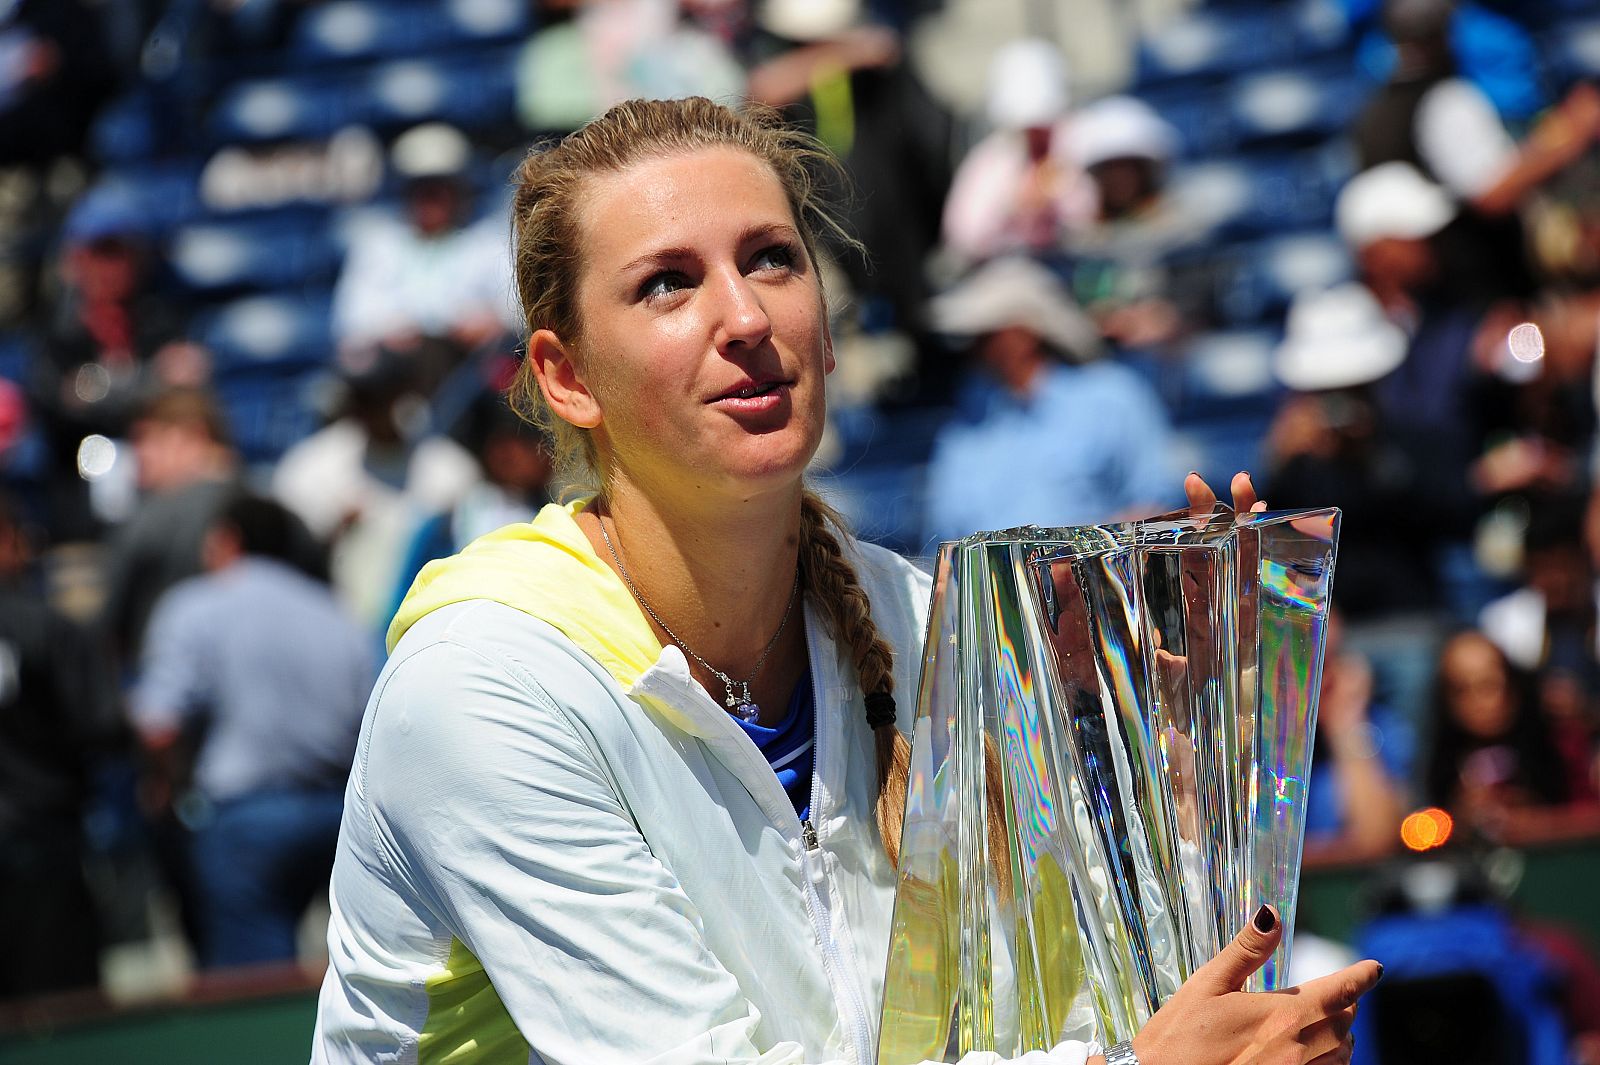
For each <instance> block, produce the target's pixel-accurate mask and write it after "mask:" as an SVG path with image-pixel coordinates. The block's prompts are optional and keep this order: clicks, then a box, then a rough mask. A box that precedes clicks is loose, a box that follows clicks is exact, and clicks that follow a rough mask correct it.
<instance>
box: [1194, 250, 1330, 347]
mask: <svg viewBox="0 0 1600 1065" xmlns="http://www.w3.org/2000/svg"><path fill="white" fill-rule="evenodd" d="M1351 270H1352V266H1351V262H1350V253H1349V251H1348V250H1347V249H1346V248H1345V246H1344V244H1343V242H1341V241H1340V240H1339V238H1338V237H1336V236H1334V235H1333V234H1332V233H1329V232H1327V231H1326V230H1311V231H1307V232H1303V233H1293V234H1289V235H1287V236H1281V237H1273V238H1270V239H1267V240H1263V241H1260V242H1257V243H1254V244H1248V245H1242V246H1237V247H1234V248H1231V249H1226V250H1224V251H1223V252H1221V253H1219V255H1218V256H1217V260H1216V262H1215V263H1214V277H1215V283H1216V286H1217V288H1216V304H1217V310H1218V312H1219V313H1220V315H1221V316H1222V318H1223V320H1224V321H1225V322H1226V323H1227V324H1229V325H1234V326H1249V325H1255V324H1257V323H1261V322H1264V321H1266V320H1268V319H1269V318H1272V317H1274V316H1276V315H1279V314H1282V313H1283V312H1284V310H1286V309H1287V308H1288V306H1289V301H1290V300H1292V299H1293V298H1294V296H1295V293H1297V292H1299V291H1301V290H1302V289H1307V288H1326V287H1328V286H1330V285H1334V284H1338V283H1339V282H1340V281H1345V280H1348V279H1349V278H1350V276H1351Z"/></svg>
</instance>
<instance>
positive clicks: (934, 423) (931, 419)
mask: <svg viewBox="0 0 1600 1065" xmlns="http://www.w3.org/2000/svg"><path fill="white" fill-rule="evenodd" d="M949 417H950V412H949V411H947V410H944V409H943V408H921V407H918V408H909V409H906V410H879V409H876V408H873V407H865V406H861V407H848V408H840V409H837V410H834V411H832V412H831V420H832V422H833V425H834V428H835V430H836V431H837V432H838V434H839V437H840V441H841V443H842V444H843V447H842V449H841V452H840V455H839V458H838V460H837V461H836V462H835V463H834V467H835V468H836V469H838V470H841V471H843V470H850V469H852V468H854V467H856V466H858V465H865V466H885V465H888V466H896V465H898V466H907V465H920V464H922V463H925V462H927V461H928V456H929V455H930V454H931V453H932V452H933V439H934V436H935V435H937V433H938V432H939V427H940V426H942V425H943V424H944V423H945V422H946V421H948V420H949Z"/></svg>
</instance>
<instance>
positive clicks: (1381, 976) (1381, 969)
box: [1378, 961, 1383, 980]
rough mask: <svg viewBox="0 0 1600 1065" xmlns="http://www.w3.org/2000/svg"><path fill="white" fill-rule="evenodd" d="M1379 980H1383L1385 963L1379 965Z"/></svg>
mask: <svg viewBox="0 0 1600 1065" xmlns="http://www.w3.org/2000/svg"><path fill="white" fill-rule="evenodd" d="M1378 979H1379V980H1382V979H1383V962H1381V961H1380V962H1379V963H1378Z"/></svg>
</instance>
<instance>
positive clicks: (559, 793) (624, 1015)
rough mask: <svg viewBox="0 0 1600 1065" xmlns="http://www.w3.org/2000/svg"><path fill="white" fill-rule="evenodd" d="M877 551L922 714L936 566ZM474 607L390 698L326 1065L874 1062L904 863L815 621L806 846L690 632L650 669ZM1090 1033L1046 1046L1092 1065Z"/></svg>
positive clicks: (400, 652)
mask: <svg viewBox="0 0 1600 1065" xmlns="http://www.w3.org/2000/svg"><path fill="white" fill-rule="evenodd" d="M552 511H555V512H556V513H555V514H552ZM569 513H570V511H568V510H566V509H564V508H547V509H546V511H545V512H544V513H542V514H541V515H540V517H539V519H538V520H537V521H536V522H535V523H533V525H531V526H521V527H512V528H513V529H516V528H520V529H524V530H527V529H531V528H534V527H537V526H540V525H544V526H546V527H547V529H550V528H554V529H555V533H554V535H555V536H556V537H557V538H558V539H561V541H562V543H563V544H564V545H565V547H566V549H567V550H568V551H569V552H570V553H571V555H572V556H577V555H578V554H579V553H580V552H582V553H585V554H588V555H589V556H590V557H591V558H592V552H589V551H588V547H587V543H586V542H584V543H582V544H581V545H580V544H579V542H578V541H579V540H581V533H578V532H577V527H576V525H575V523H573V522H572V521H571V519H570V517H569V516H567V515H568V514H569ZM562 521H564V522H565V524H566V526H570V531H569V530H567V529H565V528H561V527H560V523H561V522H562ZM573 534H576V539H574V537H573ZM496 535H499V534H496ZM471 550H472V549H470V548H469V553H470V552H471ZM858 550H859V556H858V559H857V567H858V571H859V574H860V577H861V580H862V584H863V586H864V587H865V588H866V590H867V592H868V594H869V596H870V597H871V599H872V602H873V616H874V619H875V621H876V623H877V625H878V627H879V629H880V631H881V632H882V633H883V635H884V636H885V638H887V639H888V640H889V642H890V643H891V645H893V647H894V648H895V650H896V671H897V675H896V678H895V682H896V691H897V692H899V693H901V699H900V706H901V710H900V713H901V719H902V720H901V724H902V727H907V726H909V719H910V704H911V702H912V697H911V693H914V692H915V690H916V672H917V664H918V662H919V659H920V655H919V654H918V650H919V648H920V644H921V640H922V637H923V616H924V613H925V610H926V604H927V597H928V581H927V578H926V577H925V576H923V575H922V574H920V573H919V572H917V571H916V570H915V569H913V568H912V567H911V566H910V565H909V564H908V563H906V562H904V561H903V560H901V559H899V558H898V557H896V556H894V555H892V554H890V553H889V552H886V551H883V550H881V549H878V548H874V547H870V546H866V545H861V546H860V547H859V549H858ZM564 562H565V564H568V565H571V564H572V563H573V557H568V558H566V559H565V560H564ZM583 564H584V565H589V561H588V559H584V560H583ZM593 565H594V567H598V568H596V569H594V572H595V574H596V575H597V576H596V578H595V579H596V581H597V582H599V581H603V580H604V579H605V577H609V579H610V581H611V582H612V583H613V584H617V588H610V587H608V586H603V585H601V584H599V583H596V584H595V586H594V588H592V589H589V590H588V592H590V593H592V595H589V594H586V593H585V592H584V591H583V590H581V589H574V590H573V592H572V594H569V595H568V596H567V597H566V598H567V599H569V600H577V601H583V600H586V599H594V600H595V602H596V604H597V605H595V606H594V610H595V611H600V612H603V611H605V610H609V609H613V608H616V609H618V611H619V614H620V604H621V603H623V602H628V603H629V604H630V605H631V600H624V599H619V598H618V596H617V591H618V589H620V584H618V583H617V582H616V581H615V578H614V577H610V575H609V571H606V572H605V576H603V577H602V576H598V574H599V573H600V570H603V569H604V567H603V564H601V563H599V562H598V560H594V563H593ZM427 578H428V574H427V573H425V574H424V578H423V579H422V580H419V585H422V584H426V583H427ZM416 594H417V593H416V592H415V591H414V593H413V595H414V596H415V595H416ZM626 594H627V593H626V591H625V590H621V592H620V595H621V596H624V597H625V596H626ZM452 598H454V597H453V596H451V595H445V596H443V597H442V599H443V600H444V605H441V606H438V607H436V608H432V609H429V610H427V611H426V612H424V613H421V615H420V617H419V618H418V619H417V620H415V621H414V623H410V627H409V630H408V631H406V632H405V635H404V636H403V638H401V639H400V640H399V642H398V645H397V646H396V647H395V648H394V651H393V654H392V655H391V658H390V661H389V663H388V666H387V667H386V668H385V670H384V671H383V674H382V676H381V677H380V678H379V681H378V684H377V688H376V690H375V692H374V693H373V697H372V700H371V702H370V704H369V706H368V709H367V716H366V720H365V722H364V724H363V727H362V734H361V740H360V746H359V750H358V754H357V759H356V763H355V768H354V771H353V773H352V775H351V779H350V784H349V789H348V792H347V796H346V808H345V817H344V826H343V831H342V832H341V838H340V844H339V853H338V858H337V861H336V863H335V867H334V873H333V883H332V891H331V895H332V905H333V917H332V921H331V924H330V928H329V933H328V939H329V952H330V965H329V969H328V974H327V978H326V981H325V983H324V985H323V989H322V995H321V1000H320V1004H319V1010H318V1018H317V1032H316V1037H315V1046H314V1048H313V1055H312V1060H313V1061H314V1062H330V1063H331V1062H358V1061H359V1062H366V1061H418V1062H428V1061H434V1060H446V1059H448V1060H451V1061H457V1060H459V1061H472V1062H501V1061H517V1062H550V1063H557V1062H560V1063H573V1065H579V1063H581V1065H603V1063H607V1062H659V1063H663V1065H665V1063H685V1065H688V1063H700V1062H762V1063H772V1065H777V1063H786V1065H795V1063H800V1062H824V1061H826V1062H856V1063H857V1065H866V1063H868V1062H871V1061H872V1059H873V1056H874V1053H875V1048H876V1044H877V1027H878V1009H879V1003H880V1001H881V997H882V980H883V971H884V963H885V957H886V954H887V946H888V935H889V920H890V916H891V909H892V904H893V893H894V873H893V870H892V869H891V868H890V866H889V864H888V861H887V859H886V858H885V856H884V853H883V848H882V845H881V843H880V840H879V834H878V832H877V828H876V824H875V821H874V818H873V795H874V792H875V782H876V768H875V761H874V754H873V744H872V738H871V735H870V732H869V730H868V728H867V727H866V723H865V711H864V709H863V700H862V694H861V692H860V690H859V685H858V684H857V682H856V680H855V676H854V670H853V668H851V667H850V664H849V663H848V662H847V661H846V660H844V659H843V658H842V657H841V655H840V652H839V650H838V648H836V646H835V645H834V643H833V641H832V640H831V639H830V638H829V636H828V634H827V632H826V631H825V630H824V628H823V627H822V626H821V625H820V624H819V623H818V619H817V618H816V617H814V616H813V615H812V613H811V612H810V610H809V609H808V610H807V612H806V633H807V640H808V645H809V647H810V656H811V674H812V680H813V683H814V686H815V687H814V691H815V698H816V708H817V746H816V772H815V777H814V779H813V786H812V794H811V812H812V825H814V830H815V838H814V841H813V842H812V844H811V845H810V846H808V845H807V839H806V836H807V833H806V832H805V831H804V830H803V826H802V824H801V822H800V820H799V819H798V817H797V816H796V815H795V812H794V808H793V806H792V805H791V804H790V801H789V798H788V796H787V795H786V794H785V792H784V790H783V788H782V787H781V786H780V785H779V784H778V781H777V778H776V777H775V775H774V774H773V772H772V770H771V769H770V767H769V766H768V765H767V763H766V761H765V759H764V758H763V757H762V755H761V753H760V751H759V750H758V749H757V748H756V746H755V745H754V744H753V743H752V742H751V741H750V739H749V737H748V736H747V735H746V733H745V732H744V731H743V730H742V729H741V728H740V727H739V725H738V723H737V722H736V721H734V720H733V719H732V718H731V717H730V716H729V715H728V714H727V712H726V711H725V710H724V709H723V708H722V707H721V706H720V705H718V704H717V703H716V702H715V701H714V700H712V699H711V697H710V696H709V695H707V693H706V692H705V690H704V689H703V688H701V687H700V686H699V684H697V683H696V682H695V681H694V679H693V678H692V677H691V675H690V673H689V669H688V666H687V663H686V661H685V659H684V656H683V654H682V653H681V652H680V651H679V650H678V649H677V648H676V647H674V646H668V647H666V648H663V649H661V650H660V651H659V654H658V655H657V656H656V657H655V658H654V660H653V664H650V665H648V667H647V668H644V669H643V670H642V672H640V673H639V675H638V676H637V679H636V680H633V681H632V682H631V683H629V684H626V685H625V684H624V683H622V682H619V680H618V679H617V677H616V676H614V672H615V671H616V670H615V667H614V664H613V669H608V668H606V666H604V665H602V660H603V659H605V658H606V657H607V655H606V652H605V650H604V649H602V650H601V651H600V652H598V653H585V651H584V650H580V648H579V645H578V644H577V643H575V642H574V641H573V639H570V638H569V637H568V636H567V635H564V633H563V631H562V629H561V628H558V627H557V626H558V625H559V624H561V619H559V618H558V619H556V620H557V625H553V624H551V623H550V622H549V621H546V620H543V619H541V618H540V617H536V616H533V614H532V613H530V612H529V611H528V609H527V608H526V607H525V606H524V607H523V608H518V607H515V606H512V605H508V603H507V602H506V601H501V602H494V601H490V600H488V599H482V598H479V599H473V598H466V599H460V600H458V601H454V602H451V601H450V600H451V599H452ZM494 598H499V599H502V600H515V598H516V593H515V592H514V591H510V592H496V593H495V596H494ZM591 613H592V612H591ZM632 613H633V614H634V615H637V613H638V611H637V609H636V608H635V609H633V610H632ZM620 623H621V622H620V621H619V624H620ZM626 623H627V624H630V625H631V624H634V623H635V622H633V621H632V620H629V621H627V622H626ZM397 624H398V623H397ZM637 624H641V625H642V624H643V622H642V619H639V620H638V622H637ZM645 634H646V635H648V629H646V630H645ZM580 638H581V637H580ZM652 642H653V641H652ZM624 676H626V673H625V671H624ZM1088 1049H1089V1048H1088V1047H1086V1046H1085V1045H1084V1044H1082V1043H1064V1044H1062V1045H1061V1046H1059V1047H1057V1048H1056V1049H1055V1050H1054V1051H1051V1052H1050V1053H1049V1054H1048V1055H1046V1054H1043V1053H1036V1054H1030V1055H1028V1057H1027V1058H1026V1059H1024V1060H1028V1061H1037V1062H1041V1063H1043V1062H1051V1063H1057V1065H1082V1063H1083V1061H1084V1059H1085V1057H1086V1056H1087V1053H1088ZM457 1054H459V1055H461V1056H460V1057H456V1056H453V1055H457ZM995 1060H997V1059H996V1058H995V1057H994V1056H993V1055H988V1054H983V1055H971V1056H970V1057H969V1061H970V1062H972V1063H973V1065H977V1063H979V1062H990V1061H995Z"/></svg>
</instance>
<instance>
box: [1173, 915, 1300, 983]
mask: <svg viewBox="0 0 1600 1065" xmlns="http://www.w3.org/2000/svg"><path fill="white" fill-rule="evenodd" d="M1282 938H1283V921H1282V920H1280V919H1279V917H1278V911H1277V910H1276V909H1274V908H1273V907H1271V906H1262V907H1261V908H1260V909H1259V910H1257V911H1256V914H1255V916H1254V917H1252V918H1251V919H1250V921H1249V922H1248V923H1247V924H1246V925H1245V926H1244V927H1243V928H1241V929H1240V930H1239V934H1238V935H1236V936H1234V937H1233V942H1231V943H1229V944H1228V945H1227V946H1225V947H1223V948H1222V949H1221V950H1220V951H1218V952H1217V956H1216V957H1215V958H1212V959H1211V960H1210V961H1208V962H1207V963H1206V964H1205V965H1203V966H1201V967H1200V970H1199V971H1198V972H1196V973H1195V974H1194V975H1195V978H1196V979H1197V980H1203V981H1205V983H1207V984H1208V985H1210V986H1211V988H1212V989H1213V990H1214V991H1216V992H1217V993H1218V994H1224V993H1226V992H1229V991H1239V990H1241V989H1243V987H1244V985H1245V981H1246V980H1249V979H1250V974H1251V973H1253V972H1255V971H1256V970H1257V969H1259V968H1261V966H1262V965H1263V964H1265V963H1266V960H1267V959H1268V958H1270V957H1271V956H1272V952H1273V951H1274V950H1276V949H1277V946H1278V941H1279V940H1281V939H1282Z"/></svg>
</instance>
